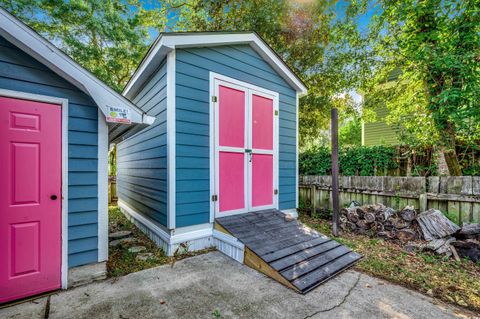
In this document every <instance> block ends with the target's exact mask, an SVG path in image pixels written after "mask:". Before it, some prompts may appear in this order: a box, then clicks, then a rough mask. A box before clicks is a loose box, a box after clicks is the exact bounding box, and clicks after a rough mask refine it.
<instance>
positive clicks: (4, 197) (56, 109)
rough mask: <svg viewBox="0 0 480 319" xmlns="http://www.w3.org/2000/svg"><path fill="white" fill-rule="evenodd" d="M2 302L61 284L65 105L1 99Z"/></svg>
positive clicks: (0, 281) (0, 243)
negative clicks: (63, 114) (62, 141)
mask: <svg viewBox="0 0 480 319" xmlns="http://www.w3.org/2000/svg"><path fill="white" fill-rule="evenodd" d="M0 163H2V169H1V170H0V303H2V302H7V301H10V300H14V299H19V298H23V297H27V296H30V295H34V294H38V293H42V292H45V291H49V290H54V289H58V288H60V285H61V279H60V278H61V270H60V269H61V268H60V266H61V168H62V165H61V164H62V163H61V108H60V106H59V105H52V104H46V103H40V102H33V101H27V100H20V99H13V98H6V97H0Z"/></svg>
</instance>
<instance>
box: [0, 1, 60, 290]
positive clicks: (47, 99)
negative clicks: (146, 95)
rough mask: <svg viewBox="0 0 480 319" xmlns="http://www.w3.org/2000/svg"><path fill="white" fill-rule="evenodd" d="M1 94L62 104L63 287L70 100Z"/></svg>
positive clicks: (45, 96)
mask: <svg viewBox="0 0 480 319" xmlns="http://www.w3.org/2000/svg"><path fill="white" fill-rule="evenodd" d="M0 10H1V9H0ZM0 96H5V97H11V98H19V99H25V100H31V101H38V102H44V103H51V104H57V105H58V104H59V105H61V106H62V244H61V245H62V264H61V283H62V289H67V286H68V100H67V99H63V98H57V97H53V96H47V95H39V94H31V93H25V92H19V91H12V90H5V89H0Z"/></svg>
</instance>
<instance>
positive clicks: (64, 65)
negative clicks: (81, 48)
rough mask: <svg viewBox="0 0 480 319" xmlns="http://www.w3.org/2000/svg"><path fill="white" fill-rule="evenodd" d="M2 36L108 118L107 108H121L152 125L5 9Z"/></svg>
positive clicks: (0, 21)
mask: <svg viewBox="0 0 480 319" xmlns="http://www.w3.org/2000/svg"><path fill="white" fill-rule="evenodd" d="M0 35H1V36H3V37H5V38H6V39H7V40H8V41H9V42H11V43H13V44H14V45H15V46H17V47H18V48H20V49H21V50H23V51H25V52H26V53H28V54H29V55H31V56H33V57H34V58H35V59H37V60H38V61H40V62H41V63H43V64H44V65H46V66H47V67H48V68H50V69H51V70H52V71H54V72H55V73H57V74H58V75H60V76H61V77H63V78H64V79H66V80H67V81H69V82H70V83H72V84H73V85H75V86H76V87H77V88H79V89H80V90H81V91H83V92H84V93H86V94H88V95H90V96H91V97H92V98H93V100H95V102H96V104H97V106H98V107H99V108H100V109H101V110H102V112H103V113H104V114H105V115H107V114H108V106H120V107H124V108H127V109H128V110H130V113H131V115H132V122H134V123H144V124H148V122H151V121H152V119H151V118H150V117H149V116H144V113H143V112H142V110H140V109H139V108H137V107H136V106H135V105H134V104H133V103H131V102H130V101H128V100H127V99H126V98H124V97H123V96H121V95H120V94H118V93H117V92H115V91H114V90H113V89H112V88H110V87H109V86H108V85H106V84H105V83H103V82H102V81H100V80H99V79H98V78H96V77H95V76H94V75H93V74H92V73H90V72H89V71H87V70H86V69H85V68H83V67H82V66H80V65H79V64H78V63H76V62H75V61H73V60H72V59H71V58H70V57H69V56H67V55H66V54H65V53H63V52H62V51H61V50H59V49H58V48H57V47H55V46H54V45H53V44H52V43H50V42H49V41H47V40H46V39H44V38H43V37H42V36H40V35H39V34H38V33H37V32H35V31H34V30H33V29H31V28H30V27H28V26H27V25H25V24H24V23H23V22H21V21H20V20H18V19H17V18H15V17H14V16H13V15H11V14H10V13H8V12H7V11H6V10H4V9H2V8H0ZM144 121H145V122H144Z"/></svg>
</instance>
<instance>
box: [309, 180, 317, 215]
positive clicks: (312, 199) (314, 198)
mask: <svg viewBox="0 0 480 319" xmlns="http://www.w3.org/2000/svg"><path fill="white" fill-rule="evenodd" d="M310 204H311V205H310V206H311V207H312V210H311V211H310V216H312V217H313V216H314V215H315V213H316V212H317V189H316V187H315V184H312V185H310Z"/></svg>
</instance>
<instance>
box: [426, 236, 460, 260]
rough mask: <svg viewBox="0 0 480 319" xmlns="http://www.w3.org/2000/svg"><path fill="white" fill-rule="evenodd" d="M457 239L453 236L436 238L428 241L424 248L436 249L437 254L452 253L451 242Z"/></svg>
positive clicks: (448, 254) (449, 254)
mask: <svg viewBox="0 0 480 319" xmlns="http://www.w3.org/2000/svg"><path fill="white" fill-rule="evenodd" d="M454 241H455V238H453V237H450V236H449V237H445V238H440V239H434V240H432V241H430V242H428V243H427V244H426V245H425V247H424V249H426V250H431V251H434V252H435V253H437V254H442V255H447V256H451V255H452V250H451V249H450V244H451V243H453V242H454Z"/></svg>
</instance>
